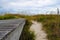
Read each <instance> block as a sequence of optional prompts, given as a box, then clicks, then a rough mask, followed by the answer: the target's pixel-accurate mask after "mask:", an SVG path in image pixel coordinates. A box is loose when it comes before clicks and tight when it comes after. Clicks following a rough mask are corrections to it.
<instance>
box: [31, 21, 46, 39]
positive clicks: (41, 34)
mask: <svg viewBox="0 0 60 40" xmlns="http://www.w3.org/2000/svg"><path fill="white" fill-rule="evenodd" d="M32 23H33V24H32V25H31V27H30V30H31V31H34V32H35V37H36V38H35V40H47V38H46V36H47V34H46V33H45V31H43V30H42V24H41V23H38V22H36V21H32Z"/></svg>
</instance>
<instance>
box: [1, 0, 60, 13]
mask: <svg viewBox="0 0 60 40" xmlns="http://www.w3.org/2000/svg"><path fill="white" fill-rule="evenodd" d="M59 7H60V0H0V12H5V11H9V12H21V11H22V12H23V11H28V12H32V13H38V12H41V13H43V12H45V11H50V10H55V9H56V8H59Z"/></svg>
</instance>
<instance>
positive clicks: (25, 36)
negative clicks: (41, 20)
mask: <svg viewBox="0 0 60 40" xmlns="http://www.w3.org/2000/svg"><path fill="white" fill-rule="evenodd" d="M31 24H32V23H31V22H30V21H26V24H25V27H24V29H23V31H22V34H21V36H20V39H19V40H35V39H34V37H35V36H34V32H31V31H30V30H29V28H30V26H31Z"/></svg>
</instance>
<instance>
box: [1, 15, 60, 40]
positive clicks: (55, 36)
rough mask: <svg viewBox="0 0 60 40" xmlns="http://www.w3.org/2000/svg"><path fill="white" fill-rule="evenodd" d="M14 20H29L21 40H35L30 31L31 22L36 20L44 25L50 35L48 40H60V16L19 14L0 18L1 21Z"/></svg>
mask: <svg viewBox="0 0 60 40" xmlns="http://www.w3.org/2000/svg"><path fill="white" fill-rule="evenodd" d="M13 18H25V19H26V20H28V21H26V24H25V27H24V29H23V32H22V34H21V38H20V40H34V33H33V32H31V31H29V28H30V25H31V22H30V20H36V21H38V22H41V23H42V24H43V30H45V31H46V33H47V34H48V35H47V38H48V39H49V40H60V15H34V16H28V15H27V16H26V15H19V14H5V15H3V16H0V20H3V19H13Z"/></svg>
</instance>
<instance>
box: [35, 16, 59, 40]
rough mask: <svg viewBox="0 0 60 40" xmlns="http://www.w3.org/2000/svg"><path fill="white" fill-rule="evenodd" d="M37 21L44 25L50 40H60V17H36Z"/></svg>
mask: <svg viewBox="0 0 60 40" xmlns="http://www.w3.org/2000/svg"><path fill="white" fill-rule="evenodd" d="M34 17H37V18H35V20H36V21H38V22H41V23H42V24H43V30H45V31H46V33H47V34H48V35H47V38H48V39H49V40H60V15H35V16H34Z"/></svg>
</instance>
